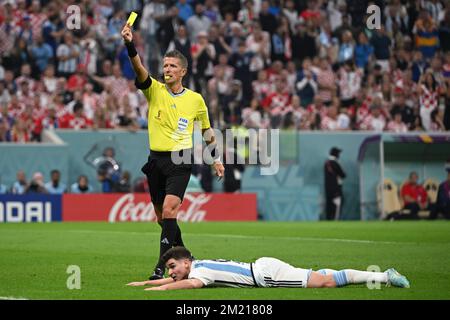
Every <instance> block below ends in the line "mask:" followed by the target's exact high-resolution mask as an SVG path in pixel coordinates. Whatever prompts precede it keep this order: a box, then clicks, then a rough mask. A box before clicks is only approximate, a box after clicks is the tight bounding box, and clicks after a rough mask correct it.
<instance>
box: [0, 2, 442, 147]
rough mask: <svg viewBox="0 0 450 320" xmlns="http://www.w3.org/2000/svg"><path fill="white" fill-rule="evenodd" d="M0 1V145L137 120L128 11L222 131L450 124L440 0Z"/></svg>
mask: <svg viewBox="0 0 450 320" xmlns="http://www.w3.org/2000/svg"><path fill="white" fill-rule="evenodd" d="M0 3H1V5H0V142H5V141H6V142H9V141H11V142H29V141H40V140H41V134H42V131H43V129H54V128H68V129H75V130H82V129H112V128H118V129H126V130H132V131H136V130H139V129H145V128H146V127H147V102H146V100H145V98H144V96H143V95H142V94H141V93H140V92H139V91H138V90H137V89H136V87H135V85H134V77H135V75H134V72H133V70H132V67H131V64H130V62H129V59H128V56H127V51H126V48H125V47H124V45H123V40H122V38H121V36H120V31H121V29H122V27H123V25H124V24H125V22H126V19H127V17H128V14H129V13H130V12H131V11H135V12H138V14H139V16H138V20H137V22H136V23H135V25H134V27H133V28H134V34H133V40H134V42H135V45H136V48H137V51H138V53H139V54H140V56H141V57H142V58H143V59H142V60H143V61H144V64H145V65H146V67H147V68H148V69H149V70H150V71H151V73H152V75H153V76H154V77H155V78H158V79H162V77H161V72H162V68H161V61H162V56H163V55H164V53H165V52H167V51H168V50H172V49H178V50H179V51H181V52H182V53H184V54H185V55H186V57H187V58H188V61H189V68H188V74H187V76H186V78H185V79H184V80H185V83H184V84H185V86H187V87H189V88H191V89H193V90H196V91H198V92H201V93H202V94H203V96H204V97H205V100H206V102H207V104H208V106H209V112H210V119H211V121H212V124H213V125H214V126H215V127H217V128H222V129H223V128H226V127H229V126H232V125H241V126H244V127H246V128H269V127H270V128H280V129H292V130H332V131H337V130H375V131H391V132H397V133H402V132H407V131H444V130H450V51H449V48H450V4H449V2H448V1H438V0H413V1H406V0H390V1H364V0H347V1H344V0H328V1H326V0H314V1H313V0H298V1H293V0H271V1H268V0H243V1H241V0H203V1H194V0H178V1H175V0H172V1H169V0H166V1H165V0H153V1H147V0H146V1H140V0H120V1H119V0H98V1H90V0H78V1H62V0H56V1H49V0H4V1H1V2H0ZM371 4H376V5H377V6H378V7H379V8H380V13H381V17H380V18H381V19H380V22H381V24H380V26H379V27H376V28H375V29H371V28H369V27H370V26H369V25H368V23H367V20H368V19H369V16H370V14H367V13H366V10H367V7H368V6H369V5H371ZM71 5H77V6H78V7H79V8H80V13H81V16H80V26H79V28H76V29H71V28H69V27H68V26H69V25H68V21H69V19H73V16H72V15H73V11H71V10H67V9H68V8H69V6H71ZM69 9H70V8H69ZM375 20H376V19H375ZM71 21H72V20H71Z"/></svg>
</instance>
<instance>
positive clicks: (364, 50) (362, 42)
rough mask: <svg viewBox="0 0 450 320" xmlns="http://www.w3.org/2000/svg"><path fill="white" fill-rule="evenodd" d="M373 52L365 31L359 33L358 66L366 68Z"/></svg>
mask: <svg viewBox="0 0 450 320" xmlns="http://www.w3.org/2000/svg"><path fill="white" fill-rule="evenodd" d="M372 54H373V47H372V46H371V45H370V44H369V40H368V39H367V36H366V34H365V33H364V32H361V33H360V34H359V35H358V44H357V45H356V47H355V64H356V66H357V67H358V68H361V69H365V68H366V66H367V64H368V63H369V58H370V56H371V55H372Z"/></svg>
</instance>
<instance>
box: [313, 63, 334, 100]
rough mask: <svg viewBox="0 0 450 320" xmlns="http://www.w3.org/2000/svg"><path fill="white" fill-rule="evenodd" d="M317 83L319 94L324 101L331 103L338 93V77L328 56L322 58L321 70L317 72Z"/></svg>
mask: <svg viewBox="0 0 450 320" xmlns="http://www.w3.org/2000/svg"><path fill="white" fill-rule="evenodd" d="M317 84H318V86H319V91H318V93H317V94H318V95H319V96H320V98H321V99H322V101H323V103H324V104H326V105H330V104H331V101H332V99H333V97H334V96H335V95H336V89H337V87H336V77H335V75H334V72H333V70H331V66H330V64H329V63H328V61H327V59H326V58H323V59H321V60H320V71H319V73H318V74H317Z"/></svg>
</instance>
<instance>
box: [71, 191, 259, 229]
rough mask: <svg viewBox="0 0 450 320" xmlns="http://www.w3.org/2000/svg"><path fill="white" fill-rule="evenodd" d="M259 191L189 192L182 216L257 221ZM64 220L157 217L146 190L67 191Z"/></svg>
mask: <svg viewBox="0 0 450 320" xmlns="http://www.w3.org/2000/svg"><path fill="white" fill-rule="evenodd" d="M256 209H257V202H256V194H251V193H240V194H236V193H233V194H223V193H187V194H186V195H185V196H184V200H183V203H182V205H181V208H180V210H179V211H178V220H179V221H185V222H200V221H256V220H257V212H256ZM63 221H108V222H111V223H113V222H129V221H131V222H148V221H156V214H155V210H154V208H153V204H152V203H151V201H150V197H149V195H147V194H143V193H127V194H123V193H112V194H85V195H79V194H65V195H63Z"/></svg>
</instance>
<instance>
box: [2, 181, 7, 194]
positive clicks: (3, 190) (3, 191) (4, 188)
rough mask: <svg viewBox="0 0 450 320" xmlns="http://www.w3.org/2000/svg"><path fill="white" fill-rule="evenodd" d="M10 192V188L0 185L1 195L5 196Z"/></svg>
mask: <svg viewBox="0 0 450 320" xmlns="http://www.w3.org/2000/svg"><path fill="white" fill-rule="evenodd" d="M7 192H8V188H6V186H5V185H4V184H1V183H0V194H5V193H7Z"/></svg>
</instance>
